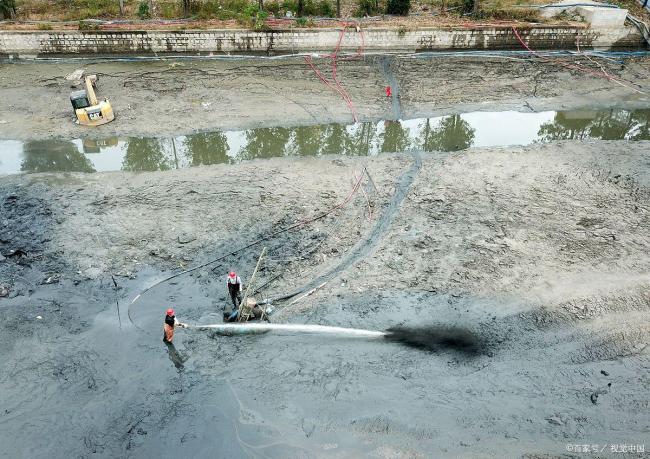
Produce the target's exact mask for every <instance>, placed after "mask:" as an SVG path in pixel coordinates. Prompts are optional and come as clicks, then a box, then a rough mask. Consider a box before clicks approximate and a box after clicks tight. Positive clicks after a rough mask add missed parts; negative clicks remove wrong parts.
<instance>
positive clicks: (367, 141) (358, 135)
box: [350, 122, 377, 156]
mask: <svg viewBox="0 0 650 459" xmlns="http://www.w3.org/2000/svg"><path fill="white" fill-rule="evenodd" d="M376 138H377V127H376V126H375V125H374V124H372V123H368V122H366V123H361V127H360V128H359V129H357V130H356V131H355V132H354V134H352V135H351V136H350V141H351V142H352V145H354V149H355V151H356V153H357V154H358V155H359V156H368V155H369V154H370V152H371V151H372V144H373V142H374V140H375V139H376Z"/></svg>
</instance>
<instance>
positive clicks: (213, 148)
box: [185, 132, 230, 166]
mask: <svg viewBox="0 0 650 459" xmlns="http://www.w3.org/2000/svg"><path fill="white" fill-rule="evenodd" d="M185 146H186V147H187V155H188V157H189V160H190V164H191V165H192V166H200V165H208V164H220V163H227V162H229V161H230V158H229V157H228V151H229V150H230V147H229V146H228V140H227V139H226V135H225V134H224V133H223V132H210V133H205V134H192V135H190V136H188V137H187V138H186V139H185Z"/></svg>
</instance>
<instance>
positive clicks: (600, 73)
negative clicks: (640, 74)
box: [512, 26, 647, 94]
mask: <svg viewBox="0 0 650 459" xmlns="http://www.w3.org/2000/svg"><path fill="white" fill-rule="evenodd" d="M512 31H513V32H514V34H515V37H517V40H518V41H519V43H521V45H522V46H523V47H524V48H526V50H527V51H528V52H529V53H531V54H532V55H533V56H535V57H537V58H538V59H540V60H541V61H542V62H547V63H554V64H558V65H561V66H562V67H564V68H567V69H571V70H578V71H580V72H583V73H588V74H590V75H593V76H596V77H598V78H605V79H606V80H607V81H611V82H614V83H616V84H618V85H620V86H623V87H625V88H628V89H631V90H632V91H636V92H638V93H639V94H647V93H646V92H644V91H641V90H639V89H636V88H633V87H631V86H629V85H627V84H625V83H624V81H626V80H624V79H622V78H618V77H615V76H612V75H610V74H608V73H607V72H605V71H594V70H592V69H590V68H588V67H585V66H582V65H580V64H569V63H567V62H562V61H561V60H559V59H550V58H546V57H543V56H541V55H540V54H539V53H538V52H537V51H534V50H532V49H531V48H530V47H529V46H528V45H527V44H526V42H525V41H524V40H523V39H522V38H521V35H519V32H518V31H517V29H516V28H515V27H514V26H513V27H512ZM627 83H630V84H634V83H632V82H627Z"/></svg>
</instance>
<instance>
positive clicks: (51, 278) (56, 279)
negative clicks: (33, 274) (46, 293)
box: [42, 274, 60, 285]
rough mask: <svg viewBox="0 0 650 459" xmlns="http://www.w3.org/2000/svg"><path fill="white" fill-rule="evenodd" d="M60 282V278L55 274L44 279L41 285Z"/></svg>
mask: <svg viewBox="0 0 650 459" xmlns="http://www.w3.org/2000/svg"><path fill="white" fill-rule="evenodd" d="M59 280H60V277H59V275H58V274H55V275H53V276H49V277H48V278H47V279H45V280H44V281H43V282H42V283H43V284H45V285H49V284H58V283H59Z"/></svg>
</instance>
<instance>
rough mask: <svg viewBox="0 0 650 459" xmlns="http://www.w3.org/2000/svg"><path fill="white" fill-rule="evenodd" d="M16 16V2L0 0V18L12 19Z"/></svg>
mask: <svg viewBox="0 0 650 459" xmlns="http://www.w3.org/2000/svg"><path fill="white" fill-rule="evenodd" d="M14 16H16V2H15V1H14V0H0V18H2V19H13V18H14Z"/></svg>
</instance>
